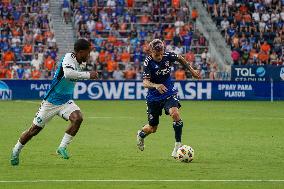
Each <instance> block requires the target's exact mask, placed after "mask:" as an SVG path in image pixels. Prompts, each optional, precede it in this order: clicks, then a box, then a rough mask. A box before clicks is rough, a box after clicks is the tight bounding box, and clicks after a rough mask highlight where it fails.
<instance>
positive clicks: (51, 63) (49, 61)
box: [44, 56, 55, 76]
mask: <svg viewBox="0 0 284 189" xmlns="http://www.w3.org/2000/svg"><path fill="white" fill-rule="evenodd" d="M54 66H55V61H54V60H53V59H52V58H51V56H48V57H47V58H46V59H45V60H44V68H45V69H46V71H48V76H51V71H52V70H53V69H54Z"/></svg>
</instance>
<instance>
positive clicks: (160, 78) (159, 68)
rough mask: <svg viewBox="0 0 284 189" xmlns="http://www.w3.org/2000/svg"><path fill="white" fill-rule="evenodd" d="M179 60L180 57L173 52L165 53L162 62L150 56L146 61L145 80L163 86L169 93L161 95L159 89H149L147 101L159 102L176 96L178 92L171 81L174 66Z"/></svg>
mask: <svg viewBox="0 0 284 189" xmlns="http://www.w3.org/2000/svg"><path fill="white" fill-rule="evenodd" d="M177 60H178V55H177V54H175V53H173V52H165V53H164V55H163V59H162V60H161V61H160V62H156V61H155V60H153V58H152V57H151V56H148V57H147V58H146V59H145V61H144V73H143V79H149V80H150V81H151V82H152V83H155V84H163V85H164V86H165V87H166V88H167V89H168V91H167V92H165V93H163V94H161V93H159V91H158V90H157V89H154V88H153V89H149V90H148V94H147V101H159V100H163V99H166V98H167V97H169V96H172V95H175V94H176V93H177V90H176V89H175V87H174V84H173V82H172V79H171V68H172V64H173V63H174V62H175V61H177Z"/></svg>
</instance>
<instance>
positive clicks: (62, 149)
mask: <svg viewBox="0 0 284 189" xmlns="http://www.w3.org/2000/svg"><path fill="white" fill-rule="evenodd" d="M69 120H70V121H71V124H70V126H69V127H68V129H67V130H66V132H65V134H64V136H63V138H62V140H61V143H60V145H59V147H58V149H57V151H56V153H57V154H58V155H59V156H60V157H62V158H63V159H69V155H68V152H67V146H68V144H70V143H71V141H72V139H73V137H74V136H75V135H76V134H77V132H78V130H79V129H80V126H81V123H82V121H83V116H82V113H81V112H80V111H79V110H75V111H74V112H72V113H71V114H70V116H69Z"/></svg>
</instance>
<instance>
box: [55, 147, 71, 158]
mask: <svg viewBox="0 0 284 189" xmlns="http://www.w3.org/2000/svg"><path fill="white" fill-rule="evenodd" d="M56 153H57V154H58V155H59V156H61V157H62V158H63V159H69V155H68V152H67V149H66V148H64V147H59V148H58V149H57V150H56Z"/></svg>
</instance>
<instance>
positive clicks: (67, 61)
mask: <svg viewBox="0 0 284 189" xmlns="http://www.w3.org/2000/svg"><path fill="white" fill-rule="evenodd" d="M75 62H76V57H75V55H74V54H73V53H68V54H66V55H65V56H64V58H63V62H62V67H63V68H69V69H72V70H75V68H76V65H75Z"/></svg>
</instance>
